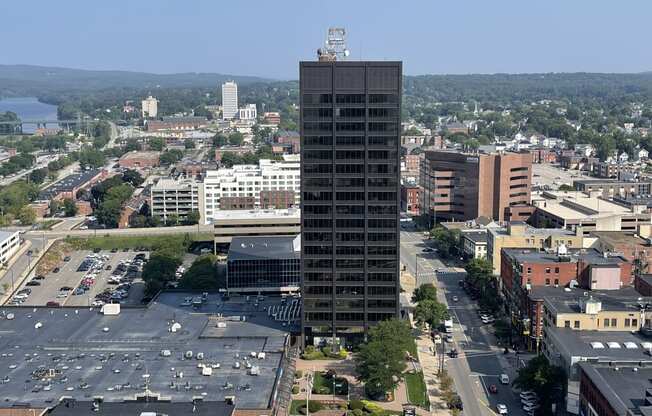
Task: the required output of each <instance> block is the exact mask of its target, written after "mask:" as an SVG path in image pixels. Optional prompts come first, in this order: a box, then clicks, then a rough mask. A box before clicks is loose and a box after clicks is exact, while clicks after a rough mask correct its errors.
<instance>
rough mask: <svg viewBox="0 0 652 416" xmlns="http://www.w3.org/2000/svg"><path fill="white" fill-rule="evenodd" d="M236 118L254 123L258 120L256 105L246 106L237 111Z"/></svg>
mask: <svg viewBox="0 0 652 416" xmlns="http://www.w3.org/2000/svg"><path fill="white" fill-rule="evenodd" d="M238 118H239V119H240V120H243V121H254V120H256V118H258V112H257V110H256V104H247V105H245V106H244V107H242V108H240V109H239V110H238Z"/></svg>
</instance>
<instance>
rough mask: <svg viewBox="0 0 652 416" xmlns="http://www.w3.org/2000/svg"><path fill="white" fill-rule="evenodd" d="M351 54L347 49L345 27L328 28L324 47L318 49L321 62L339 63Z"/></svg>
mask: <svg viewBox="0 0 652 416" xmlns="http://www.w3.org/2000/svg"><path fill="white" fill-rule="evenodd" d="M349 54H350V52H349V50H348V49H347V48H346V30H345V29H344V28H343V27H331V28H328V35H327V36H326V42H324V47H323V48H319V49H317V57H318V58H319V60H320V61H337V60H338V59H339V60H344V59H346V57H347V56H349Z"/></svg>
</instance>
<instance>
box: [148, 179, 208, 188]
mask: <svg viewBox="0 0 652 416" xmlns="http://www.w3.org/2000/svg"><path fill="white" fill-rule="evenodd" d="M198 185H199V182H197V181H195V180H192V179H173V178H161V179H159V180H158V182H156V184H155V185H154V186H152V190H153V191H162V190H170V191H173V190H188V189H189V188H190V187H192V186H198Z"/></svg>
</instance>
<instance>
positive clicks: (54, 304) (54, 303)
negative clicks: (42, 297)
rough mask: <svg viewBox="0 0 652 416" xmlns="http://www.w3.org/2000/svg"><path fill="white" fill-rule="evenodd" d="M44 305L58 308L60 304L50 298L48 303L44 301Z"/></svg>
mask: <svg viewBox="0 0 652 416" xmlns="http://www.w3.org/2000/svg"><path fill="white" fill-rule="evenodd" d="M45 306H47V307H48V308H58V307H59V306H61V304H60V303H59V302H55V301H53V300H51V301H49V302H48V303H46V304H45Z"/></svg>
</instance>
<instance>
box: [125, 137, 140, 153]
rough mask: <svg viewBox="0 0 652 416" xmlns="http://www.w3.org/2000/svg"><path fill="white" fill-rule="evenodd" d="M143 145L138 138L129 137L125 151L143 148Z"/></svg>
mask: <svg viewBox="0 0 652 416" xmlns="http://www.w3.org/2000/svg"><path fill="white" fill-rule="evenodd" d="M141 149H142V146H141V145H140V143H139V142H138V140H136V139H129V140H127V143H126V144H125V146H124V150H125V152H133V151H137V150H141Z"/></svg>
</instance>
